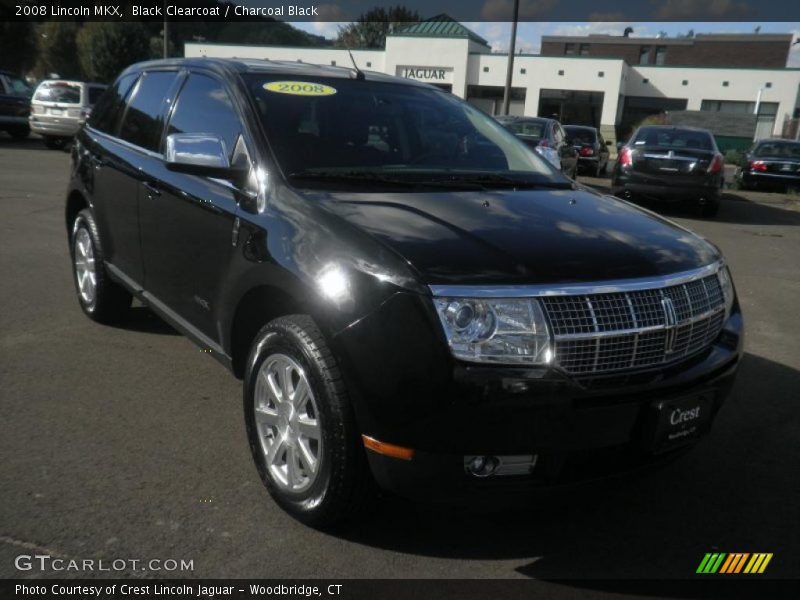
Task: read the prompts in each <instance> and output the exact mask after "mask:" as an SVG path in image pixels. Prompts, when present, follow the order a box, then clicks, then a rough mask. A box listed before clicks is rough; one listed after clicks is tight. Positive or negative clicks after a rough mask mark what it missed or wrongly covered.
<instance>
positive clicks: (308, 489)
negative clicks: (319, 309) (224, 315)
mask: <svg viewBox="0 0 800 600" xmlns="http://www.w3.org/2000/svg"><path fill="white" fill-rule="evenodd" d="M244 413H245V425H246V428H247V436H248V440H249V442H250V449H251V452H252V454H253V459H254V460H255V463H256V467H257V468H258V472H259V475H260V476H261V480H262V481H263V483H264V485H265V487H266V488H267V490H268V491H269V493H270V495H271V496H272V497H273V499H274V500H275V501H276V502H277V503H278V504H279V505H280V506H281V507H282V508H283V509H284V510H286V511H287V512H288V513H290V514H291V515H292V516H294V517H295V518H297V519H298V520H300V521H302V522H304V523H307V524H309V525H312V526H315V527H327V526H331V525H334V524H336V523H338V522H340V521H342V520H345V519H346V518H348V517H350V516H351V515H353V514H357V513H358V512H359V511H362V510H363V508H364V506H365V504H366V500H368V498H369V496H370V492H371V490H372V482H371V478H370V474H369V468H368V466H367V463H366V456H365V454H364V448H363V446H362V445H361V439H360V435H359V431H358V428H357V426H356V423H355V417H354V415H353V410H352V407H351V405H350V399H349V396H348V394H347V390H346V389H345V384H344V381H343V379H342V374H341V371H340V370H339V367H338V365H337V362H336V359H335V358H334V356H333V354H332V352H331V351H330V349H329V348H328V346H327V344H326V342H325V340H324V338H323V336H322V333H321V332H320V330H319V328H318V327H317V326H316V324H315V323H314V321H313V320H312V319H311V317H309V316H308V315H291V316H287V317H281V318H279V319H275V320H274V321H271V322H270V323H268V324H267V325H266V326H264V328H263V329H262V330H261V331H260V332H259V334H258V335H257V336H256V339H255V341H254V342H253V346H252V349H251V351H250V356H249V359H248V361H247V371H246V373H245V379H244Z"/></svg>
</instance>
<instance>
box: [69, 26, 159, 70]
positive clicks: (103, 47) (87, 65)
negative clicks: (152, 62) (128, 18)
mask: <svg viewBox="0 0 800 600" xmlns="http://www.w3.org/2000/svg"><path fill="white" fill-rule="evenodd" d="M150 35H151V34H150V32H149V31H148V29H147V27H145V26H144V25H143V24H142V23H114V22H107V21H103V22H93V23H87V24H86V25H84V26H83V27H82V28H81V30H80V32H79V33H78V44H77V45H78V56H79V57H80V64H81V67H82V68H83V73H84V76H85V77H86V79H88V80H91V81H99V82H106V83H107V82H111V81H113V80H114V78H115V77H116V76H117V75H118V74H119V72H120V71H122V70H123V69H124V68H125V67H127V66H128V65H130V64H133V63H135V62H139V61H142V60H148V59H150V58H154V56H153V54H152V51H151V46H150Z"/></svg>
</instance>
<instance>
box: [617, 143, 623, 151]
mask: <svg viewBox="0 0 800 600" xmlns="http://www.w3.org/2000/svg"><path fill="white" fill-rule="evenodd" d="M620 150H622V142H617V152H619V151H620Z"/></svg>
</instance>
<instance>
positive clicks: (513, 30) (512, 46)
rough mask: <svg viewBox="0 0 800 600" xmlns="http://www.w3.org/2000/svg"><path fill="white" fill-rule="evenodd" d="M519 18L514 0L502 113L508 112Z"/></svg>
mask: <svg viewBox="0 0 800 600" xmlns="http://www.w3.org/2000/svg"><path fill="white" fill-rule="evenodd" d="M518 19H519V0H514V21H513V23H511V44H510V45H509V48H508V69H507V70H506V87H505V89H504V90H503V114H504V115H507V114H508V109H509V106H510V104H511V79H512V77H513V76H514V51H515V49H516V45H517V20H518Z"/></svg>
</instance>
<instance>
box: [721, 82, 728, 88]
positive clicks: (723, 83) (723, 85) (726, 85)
mask: <svg viewBox="0 0 800 600" xmlns="http://www.w3.org/2000/svg"><path fill="white" fill-rule="evenodd" d="M729 85H730V82H729V81H723V82H722V87H728V86H729Z"/></svg>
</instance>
